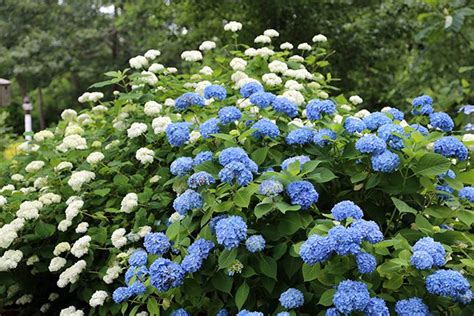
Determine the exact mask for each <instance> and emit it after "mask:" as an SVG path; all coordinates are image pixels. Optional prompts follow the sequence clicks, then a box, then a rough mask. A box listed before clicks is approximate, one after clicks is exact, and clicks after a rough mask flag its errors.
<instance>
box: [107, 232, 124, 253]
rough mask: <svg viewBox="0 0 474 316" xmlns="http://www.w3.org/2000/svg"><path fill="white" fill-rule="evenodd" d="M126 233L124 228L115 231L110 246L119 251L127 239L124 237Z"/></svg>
mask: <svg viewBox="0 0 474 316" xmlns="http://www.w3.org/2000/svg"><path fill="white" fill-rule="evenodd" d="M126 233H127V231H126V230H125V228H119V229H116V230H115V231H114V232H113V233H112V236H111V238H110V240H111V241H112V245H114V247H115V248H117V249H120V248H122V247H123V246H125V245H126V244H127V237H125V234H126Z"/></svg>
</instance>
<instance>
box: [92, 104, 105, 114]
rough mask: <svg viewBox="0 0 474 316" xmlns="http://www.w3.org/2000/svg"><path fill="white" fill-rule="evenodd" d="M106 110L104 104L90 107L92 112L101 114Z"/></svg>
mask: <svg viewBox="0 0 474 316" xmlns="http://www.w3.org/2000/svg"><path fill="white" fill-rule="evenodd" d="M107 111H108V108H107V107H106V106H104V105H96V106H94V107H93V108H92V112H93V113H94V114H102V113H105V112H107Z"/></svg>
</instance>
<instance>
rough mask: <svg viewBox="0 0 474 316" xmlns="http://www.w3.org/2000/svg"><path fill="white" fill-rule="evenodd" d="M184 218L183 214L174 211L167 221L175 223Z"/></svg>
mask: <svg viewBox="0 0 474 316" xmlns="http://www.w3.org/2000/svg"><path fill="white" fill-rule="evenodd" d="M183 218H184V215H181V214H179V213H178V212H174V213H173V214H171V216H170V219H169V222H170V223H176V222H179V221H181V220H182V219H183Z"/></svg>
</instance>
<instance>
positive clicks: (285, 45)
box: [280, 42, 293, 50]
mask: <svg viewBox="0 0 474 316" xmlns="http://www.w3.org/2000/svg"><path fill="white" fill-rule="evenodd" d="M280 49H282V50H291V49H293V44H291V43H288V42H285V43H283V44H281V45H280Z"/></svg>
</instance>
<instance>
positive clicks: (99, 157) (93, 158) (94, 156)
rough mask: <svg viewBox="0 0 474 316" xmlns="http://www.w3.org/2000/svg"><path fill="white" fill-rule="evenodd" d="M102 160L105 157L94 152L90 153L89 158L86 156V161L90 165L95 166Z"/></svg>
mask: <svg viewBox="0 0 474 316" xmlns="http://www.w3.org/2000/svg"><path fill="white" fill-rule="evenodd" d="M104 158H105V156H104V154H103V153H101V152H98V151H95V152H93V153H90V154H89V156H87V158H86V161H87V162H88V163H90V164H91V165H95V164H98V163H99V162H101V161H102V160H103V159H104Z"/></svg>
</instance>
